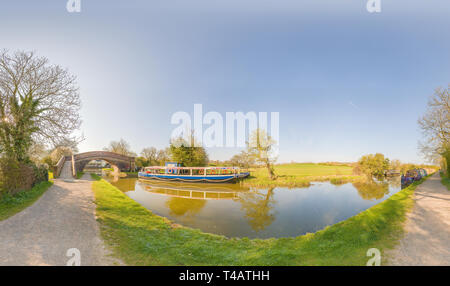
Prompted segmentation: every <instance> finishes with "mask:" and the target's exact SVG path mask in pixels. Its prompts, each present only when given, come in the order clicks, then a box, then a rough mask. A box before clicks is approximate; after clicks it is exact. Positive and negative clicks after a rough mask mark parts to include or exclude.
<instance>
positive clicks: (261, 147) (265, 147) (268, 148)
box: [247, 128, 277, 180]
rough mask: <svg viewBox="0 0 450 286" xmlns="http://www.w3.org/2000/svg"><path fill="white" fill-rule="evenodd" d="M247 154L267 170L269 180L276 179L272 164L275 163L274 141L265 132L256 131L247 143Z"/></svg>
mask: <svg viewBox="0 0 450 286" xmlns="http://www.w3.org/2000/svg"><path fill="white" fill-rule="evenodd" d="M247 143H248V144H247V145H248V146H247V152H248V154H250V156H251V157H252V158H253V159H254V160H255V161H256V162H258V163H260V164H263V165H264V166H265V167H266V168H267V172H268V173H269V177H270V179H271V180H275V179H277V175H276V174H275V170H274V166H273V165H274V163H275V162H276V161H277V156H276V152H274V151H275V145H276V143H277V142H276V141H275V140H274V139H273V138H272V137H271V136H270V135H268V134H267V132H266V131H265V130H261V129H259V128H258V129H256V130H255V131H254V132H253V133H252V134H251V135H250V138H249V141H248V142H247Z"/></svg>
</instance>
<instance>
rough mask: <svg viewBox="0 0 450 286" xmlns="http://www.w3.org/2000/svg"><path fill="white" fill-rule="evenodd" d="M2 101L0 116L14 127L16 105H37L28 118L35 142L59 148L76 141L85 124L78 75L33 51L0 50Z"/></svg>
mask: <svg viewBox="0 0 450 286" xmlns="http://www.w3.org/2000/svg"><path fill="white" fill-rule="evenodd" d="M0 99H1V104H0V116H1V118H2V120H3V121H7V122H8V123H9V124H10V125H13V126H14V125H16V124H17V123H18V122H17V117H16V118H15V117H14V116H13V114H12V112H11V111H12V110H13V109H14V105H19V106H20V105H22V106H23V105H24V103H26V102H31V103H33V104H34V105H35V110H33V113H32V114H28V115H29V118H27V119H28V121H29V122H32V128H31V130H32V131H33V132H32V134H31V137H32V139H33V141H34V142H40V143H46V144H51V145H56V144H57V143H58V142H61V141H63V140H72V141H73V140H74V137H72V138H70V136H71V134H72V132H73V131H74V130H76V129H78V128H79V127H80V124H81V119H80V115H79V110H80V108H81V101H80V96H79V91H78V86H77V83H76V78H75V76H73V75H71V74H69V72H68V71H67V69H63V68H62V67H60V66H58V65H51V64H50V63H49V60H48V59H47V58H45V57H38V56H36V55H35V54H34V53H33V52H23V51H18V52H15V53H12V54H10V53H8V51H6V50H2V51H0ZM31 103H30V105H31Z"/></svg>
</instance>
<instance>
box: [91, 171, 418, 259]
mask: <svg viewBox="0 0 450 286" xmlns="http://www.w3.org/2000/svg"><path fill="white" fill-rule="evenodd" d="M92 177H93V178H94V179H96V180H97V181H95V182H93V184H92V188H93V191H94V193H95V198H96V204H97V212H96V213H97V216H98V221H99V223H100V227H101V234H102V237H103V239H104V240H105V242H106V243H107V245H108V246H109V247H110V248H111V250H112V251H113V254H114V255H115V256H116V257H118V258H120V259H121V260H122V261H124V262H125V263H126V264H128V265H365V264H366V262H367V260H368V259H369V258H368V257H367V256H366V253H367V250H368V249H369V248H378V249H379V250H380V251H381V252H382V257H383V258H384V255H383V253H384V252H385V251H386V250H387V249H390V248H392V247H394V246H395V244H396V242H397V241H398V239H399V238H400V237H401V234H402V233H403V227H402V224H403V222H404V220H405V217H406V212H407V211H408V210H409V209H410V208H411V206H412V205H413V200H412V194H413V192H414V189H415V188H416V186H417V185H418V184H420V183H421V182H422V181H420V182H415V183H413V184H412V185H410V186H409V187H408V188H406V189H403V190H402V191H400V192H398V193H396V194H394V195H393V196H391V197H390V198H389V199H387V200H385V201H384V202H382V203H380V204H378V205H376V206H373V207H371V208H369V209H368V210H366V211H363V212H361V213H360V214H358V215H356V216H354V217H351V218H349V219H347V220H345V221H343V222H340V223H337V224H335V225H333V226H330V227H327V228H325V229H323V230H321V231H318V232H316V233H312V234H306V235H303V236H299V237H295V238H278V239H275V238H272V239H248V238H227V237H225V236H220V235H215V234H209V233H204V232H202V231H200V230H197V229H192V228H188V227H179V225H176V224H174V223H172V222H171V221H170V220H169V219H167V218H164V217H160V216H158V215H155V214H153V213H152V212H151V211H149V210H147V209H146V208H144V207H142V206H141V205H139V204H138V203H136V202H135V201H133V200H132V199H130V198H128V197H127V196H126V195H125V194H124V193H123V192H121V191H120V190H119V189H117V188H116V187H114V186H112V185H111V184H109V183H108V182H107V181H105V180H103V179H100V177H99V176H97V175H92Z"/></svg>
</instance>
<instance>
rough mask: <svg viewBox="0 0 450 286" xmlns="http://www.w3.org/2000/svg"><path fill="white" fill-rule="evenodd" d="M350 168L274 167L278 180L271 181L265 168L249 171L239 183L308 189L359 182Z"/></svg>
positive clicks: (295, 165) (315, 166)
mask: <svg viewBox="0 0 450 286" xmlns="http://www.w3.org/2000/svg"><path fill="white" fill-rule="evenodd" d="M352 170H353V169H352V167H349V166H331V165H322V164H314V163H295V164H283V165H276V166H275V173H276V174H277V176H278V178H277V179H276V180H271V179H270V178H269V176H268V172H267V170H266V169H265V168H257V169H252V170H251V176H250V177H249V178H247V179H245V180H243V181H242V182H241V184H243V185H244V186H248V187H262V188H270V187H288V188H295V187H308V186H310V185H311V182H323V181H330V182H331V183H332V184H344V183H349V182H356V181H358V180H361V179H362V178H361V176H355V175H352Z"/></svg>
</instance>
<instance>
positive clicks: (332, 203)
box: [108, 177, 400, 238]
mask: <svg viewBox="0 0 450 286" xmlns="http://www.w3.org/2000/svg"><path fill="white" fill-rule="evenodd" d="M108 180H109V181H110V182H111V184H113V185H114V186H116V187H117V188H119V189H120V190H122V191H123V192H124V193H125V194H126V195H127V196H129V197H130V198H131V199H133V200H135V201H136V202H138V203H139V204H141V205H142V206H144V207H145V208H147V209H149V210H151V211H152V212H153V213H155V214H157V215H160V216H164V217H167V218H169V219H171V220H172V221H174V222H175V223H178V224H181V225H184V226H188V227H192V228H198V229H200V230H202V231H204V232H209V233H215V234H221V235H225V236H227V237H249V238H270V237H294V236H299V235H303V234H306V233H309V232H315V231H318V230H320V229H323V228H324V227H326V226H328V225H332V224H335V223H337V222H340V221H343V220H345V219H347V218H349V217H351V216H354V215H356V214H358V213H360V212H362V211H364V210H366V209H368V208H370V207H371V206H373V205H376V204H378V203H380V202H382V201H383V200H385V199H387V198H389V197H390V196H391V195H393V194H395V193H396V192H398V191H400V179H399V178H398V177H396V178H393V179H390V180H389V181H384V182H371V183H347V184H342V185H333V184H331V183H329V182H313V183H312V185H311V186H310V187H306V188H294V189H288V188H279V187H277V188H272V189H267V188H266V189H262V188H248V187H242V186H240V185H239V184H185V183H162V182H151V183H149V182H143V181H140V180H138V179H137V178H120V179H116V180H112V179H108Z"/></svg>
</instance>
